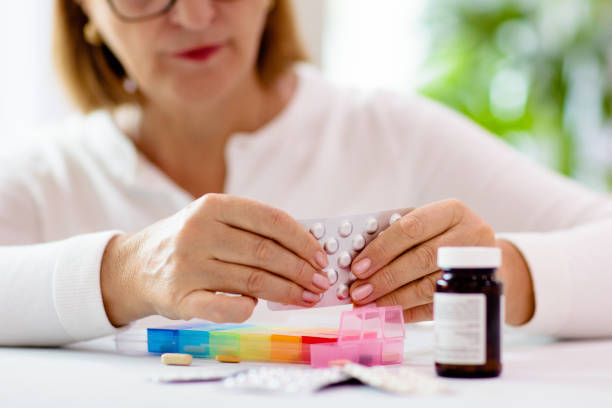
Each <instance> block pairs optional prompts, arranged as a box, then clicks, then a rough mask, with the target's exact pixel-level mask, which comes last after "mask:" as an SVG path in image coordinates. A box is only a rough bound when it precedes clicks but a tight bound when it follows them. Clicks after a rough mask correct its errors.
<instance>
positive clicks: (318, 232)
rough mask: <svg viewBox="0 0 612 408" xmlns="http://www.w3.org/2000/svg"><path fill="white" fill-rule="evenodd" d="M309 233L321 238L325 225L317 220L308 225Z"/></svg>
mask: <svg viewBox="0 0 612 408" xmlns="http://www.w3.org/2000/svg"><path fill="white" fill-rule="evenodd" d="M310 233H311V234H312V235H314V237H315V238H316V239H321V238H323V235H325V226H324V225H323V224H321V223H320V222H318V223H316V224H314V225H313V226H312V227H310Z"/></svg>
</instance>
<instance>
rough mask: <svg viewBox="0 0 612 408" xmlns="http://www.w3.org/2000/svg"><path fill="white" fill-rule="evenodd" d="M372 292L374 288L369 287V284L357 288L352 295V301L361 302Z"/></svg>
mask: <svg viewBox="0 0 612 408" xmlns="http://www.w3.org/2000/svg"><path fill="white" fill-rule="evenodd" d="M372 291H374V287H373V286H372V285H370V284H369V283H367V284H365V285H363V286H360V287H358V288H357V289H355V290H354V291H353V293H352V295H351V296H352V298H353V300H357V301H359V300H362V299H365V298H367V297H368V296H370V294H371V293H372Z"/></svg>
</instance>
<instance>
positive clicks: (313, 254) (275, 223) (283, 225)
mask: <svg viewBox="0 0 612 408" xmlns="http://www.w3.org/2000/svg"><path fill="white" fill-rule="evenodd" d="M202 200H203V205H204V206H207V205H208V206H210V207H212V208H213V209H214V210H215V213H217V214H219V215H218V217H219V218H218V221H221V222H223V223H225V224H228V225H231V226H233V227H236V228H240V229H243V230H246V231H250V232H252V233H255V234H257V235H261V236H264V237H268V238H270V239H272V240H274V241H276V242H278V243H279V244H281V245H282V246H284V247H285V248H287V249H289V250H290V251H292V252H293V253H295V254H296V255H298V256H299V257H301V258H303V259H305V260H306V261H308V262H309V263H310V264H311V265H312V266H313V267H315V268H326V267H327V266H328V264H329V262H328V260H327V255H326V254H325V252H324V251H323V249H322V248H321V245H319V243H318V242H317V240H316V239H315V238H314V237H313V236H312V234H310V233H309V232H308V231H306V229H305V228H304V227H303V226H302V225H301V224H300V223H299V222H297V221H296V220H295V219H293V218H292V217H291V216H290V215H289V214H287V213H286V212H284V211H282V210H279V209H278V208H274V207H271V206H269V205H266V204H263V203H260V202H258V201H255V200H250V199H246V198H239V197H233V196H228V195H223V194H208V195H206V196H204V197H203V198H202Z"/></svg>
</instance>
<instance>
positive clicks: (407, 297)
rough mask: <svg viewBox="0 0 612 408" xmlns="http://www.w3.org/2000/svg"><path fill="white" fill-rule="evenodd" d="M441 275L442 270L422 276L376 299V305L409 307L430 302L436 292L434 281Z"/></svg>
mask: <svg viewBox="0 0 612 408" xmlns="http://www.w3.org/2000/svg"><path fill="white" fill-rule="evenodd" d="M441 277H442V272H435V273H432V274H430V275H427V276H424V277H422V278H421V279H419V280H416V281H414V282H411V283H409V284H408V285H405V286H402V287H401V288H399V289H397V290H394V291H393V292H391V293H388V294H386V295H385V296H383V297H381V298H380V299H378V300H376V305H377V306H395V305H400V306H402V309H411V308H414V307H417V306H422V305H426V304H428V303H432V302H433V298H434V294H435V293H436V282H437V281H438V280H439V279H440V278H441Z"/></svg>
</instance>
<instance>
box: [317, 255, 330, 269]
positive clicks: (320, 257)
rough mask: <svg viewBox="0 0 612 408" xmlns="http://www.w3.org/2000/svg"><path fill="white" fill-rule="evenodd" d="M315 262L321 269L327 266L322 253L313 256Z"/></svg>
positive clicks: (327, 263)
mask: <svg viewBox="0 0 612 408" xmlns="http://www.w3.org/2000/svg"><path fill="white" fill-rule="evenodd" d="M315 261H317V263H318V264H319V266H320V267H321V268H327V265H329V262H328V261H327V257H326V256H325V255H324V254H323V252H317V253H316V254H315Z"/></svg>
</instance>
